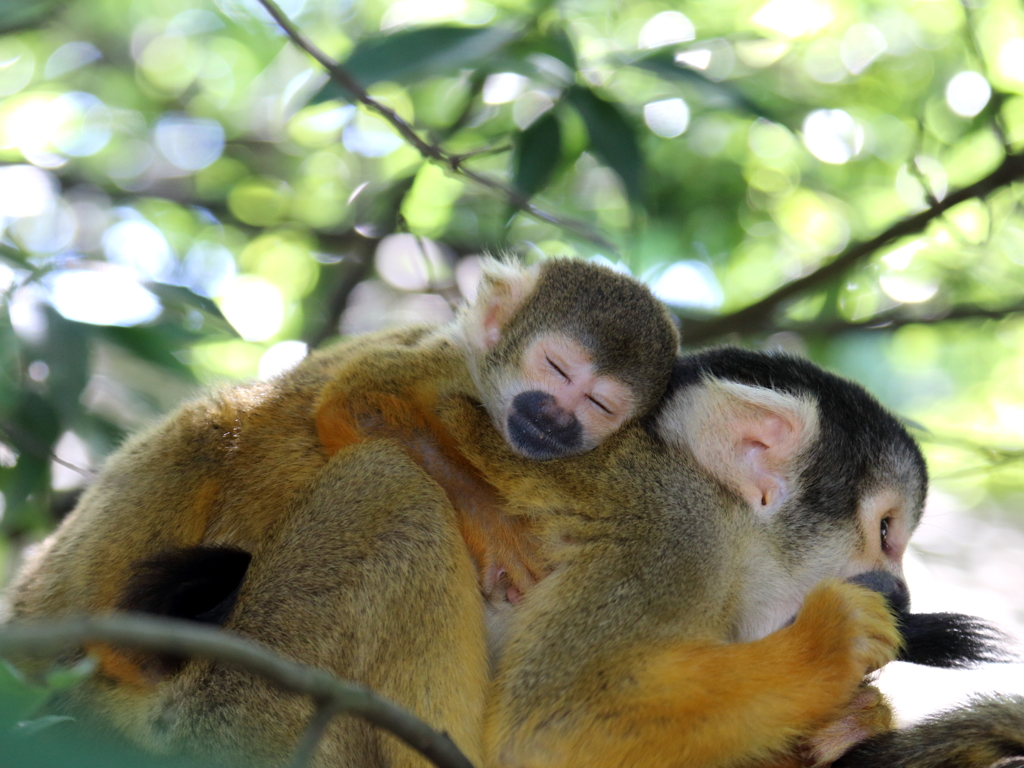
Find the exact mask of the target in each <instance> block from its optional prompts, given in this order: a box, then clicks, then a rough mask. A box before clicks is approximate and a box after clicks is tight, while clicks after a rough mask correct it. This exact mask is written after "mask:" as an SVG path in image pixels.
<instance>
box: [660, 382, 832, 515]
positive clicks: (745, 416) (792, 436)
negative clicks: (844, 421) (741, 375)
mask: <svg viewBox="0 0 1024 768" xmlns="http://www.w3.org/2000/svg"><path fill="white" fill-rule="evenodd" d="M657 429H658V433H659V434H660V435H661V436H662V438H664V439H665V440H666V441H668V442H674V443H677V444H679V445H683V446H685V447H687V448H689V449H690V451H691V452H692V453H693V455H694V457H695V458H696V459H697V461H698V462H699V463H700V464H701V466H703V467H704V468H705V469H706V470H708V472H710V473H711V474H712V475H713V476H714V477H716V478H718V479H719V480H721V481H722V482H723V483H725V484H726V485H728V486H729V487H731V488H732V489H733V490H735V491H737V492H738V493H739V494H740V495H741V496H742V497H743V498H744V499H746V500H747V503H748V504H750V506H751V508H752V509H753V510H754V511H755V512H757V513H759V514H764V515H770V514H771V513H773V512H775V511H776V510H777V509H778V508H779V506H780V505H781V504H782V503H783V501H784V500H785V499H786V497H787V495H788V493H789V491H790V483H791V482H792V479H793V478H794V476H795V475H796V473H797V471H798V469H799V467H798V466H797V464H796V462H797V461H798V460H799V458H800V456H801V455H802V454H803V452H804V450H805V449H806V448H807V447H808V446H809V445H810V444H811V443H812V442H813V441H814V438H815V436H816V435H817V432H818V408H817V403H816V402H815V400H814V399H813V398H812V397H810V396H796V395H791V394H788V393H786V392H778V391H776V390H773V389H767V388H764V387H754V386H749V385H747V384H738V383H736V382H734V381H726V380H724V379H715V378H710V377H708V378H706V379H705V380H704V381H703V383H701V384H699V385H697V386H693V387H686V388H684V389H682V390H680V391H679V392H678V393H677V394H676V395H675V397H674V398H673V400H672V401H671V402H670V403H669V404H668V406H667V407H666V408H665V410H664V411H663V412H662V414H661V416H660V417H659V419H658V427H657Z"/></svg>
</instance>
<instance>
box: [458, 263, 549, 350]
mask: <svg viewBox="0 0 1024 768" xmlns="http://www.w3.org/2000/svg"><path fill="white" fill-rule="evenodd" d="M481 267H482V270H483V274H482V275H481V277H480V284H479V286H478V288H477V292H476V297H475V298H474V299H473V301H472V303H470V304H469V305H468V306H466V307H465V308H463V310H462V312H461V314H460V315H459V320H458V322H459V325H460V326H461V328H462V331H463V333H464V334H465V337H466V339H467V340H468V341H469V343H470V344H471V345H472V346H473V348H475V349H478V350H482V351H487V350H489V349H491V348H492V347H493V346H494V345H495V344H497V343H498V339H499V338H500V337H501V329H502V328H503V327H504V325H505V323H507V322H508V320H509V319H510V318H511V317H512V315H513V314H515V312H516V310H517V309H519V307H520V306H521V305H522V303H523V301H525V300H526V297H527V296H529V295H530V293H531V292H532V291H533V289H534V288H535V287H536V285H537V278H538V276H539V269H538V268H537V267H532V268H528V267H522V266H518V265H515V264H511V263H509V262H507V261H501V260H499V259H495V258H491V257H487V258H484V259H482V260H481Z"/></svg>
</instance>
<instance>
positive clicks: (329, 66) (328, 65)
mask: <svg viewBox="0 0 1024 768" xmlns="http://www.w3.org/2000/svg"><path fill="white" fill-rule="evenodd" d="M259 2H260V5H262V6H263V7H264V8H266V9H267V13H269V14H270V15H271V16H272V17H273V19H274V21H276V22H277V23H278V24H279V25H280V26H281V29H283V30H284V32H285V34H286V35H288V37H289V38H291V40H292V42H293V43H295V45H297V46H298V47H299V48H301V49H302V50H304V51H305V52H306V53H308V54H309V55H310V56H312V57H313V58H314V59H316V61H317V62H318V63H319V64H320V66H322V67H323V68H324V69H325V70H327V73H328V74H329V75H330V76H331V78H332V79H333V80H334V81H335V82H336V83H338V85H340V86H341V87H342V88H344V89H345V90H346V91H348V92H349V93H350V94H351V95H352V97H353V98H354V99H355V100H356V101H358V102H359V103H360V104H363V105H364V106H366V107H368V108H369V109H371V110H373V111H374V112H376V113H377V114H379V115H380V116H381V117H383V118H384V119H385V120H387V121H388V122H389V123H391V125H392V126H394V128H395V130H396V131H398V133H399V135H401V137H402V138H403V139H405V140H406V141H407V142H409V144H410V145H412V146H413V147H414V148H415V149H416V151H418V152H419V153H420V154H421V155H422V156H423V157H424V158H426V159H428V160H432V161H434V162H436V163H440V164H441V165H443V166H444V167H445V168H447V169H448V170H449V171H451V172H452V173H454V174H456V175H459V176H464V177H465V178H467V179H470V180H472V181H474V182H476V183H477V184H479V185H480V186H483V187H486V188H487V189H490V190H492V191H494V192H497V193H499V194H500V195H501V196H502V197H504V198H505V200H506V201H508V203H509V205H511V206H512V207H513V208H516V209H517V210H520V211H523V212H524V213H526V214H529V215H530V216H533V217H534V218H535V219H539V220H541V221H544V222H547V223H548V224H553V225H554V226H556V227H559V228H560V229H565V230H568V231H570V232H574V233H575V234H576V235H578V236H579V237H581V238H583V239H584V240H587V241H589V242H591V243H594V244H595V245H597V246H598V247H600V248H604V249H606V250H608V251H610V252H612V253H614V254H616V255H618V254H619V250H618V248H616V247H615V246H614V245H613V244H612V243H611V242H610V241H609V240H607V239H606V238H604V237H602V236H601V235H600V234H598V233H597V232H596V231H595V230H594V229H593V227H591V226H589V225H587V224H585V223H584V222H582V221H578V220H576V219H570V218H566V217H559V216H555V215H554V214H551V213H548V212H547V211H545V210H543V209H541V208H538V207H537V206H535V205H534V204H533V203H531V202H530V201H529V200H528V199H527V198H526V197H524V196H523V195H521V194H520V193H519V192H517V191H516V190H515V189H513V188H512V187H509V186H506V185H505V184H502V183H501V182H499V181H495V180H494V179H491V178H489V177H487V176H483V175H482V174H479V173H477V172H476V171H471V170H469V169H468V168H466V167H465V166H464V165H463V162H464V160H465V159H466V157H467V155H465V154H463V155H453V154H450V153H448V152H445V151H444V150H443V149H441V147H439V146H438V145H437V144H431V143H429V142H427V141H424V140H423V139H422V138H421V137H420V136H419V134H417V133H416V131H415V130H413V128H412V126H411V125H409V123H407V122H406V121H405V120H404V119H402V117H401V116H400V115H399V114H398V113H397V112H395V110H393V109H391V108H390V107H387V106H385V105H383V104H381V103H380V102H378V101H376V100H375V99H374V98H373V97H371V96H370V94H368V93H367V92H366V90H365V89H364V88H363V87H362V86H361V85H359V83H357V82H356V80H355V78H353V77H352V75H350V74H349V73H348V71H347V70H345V69H344V68H343V67H341V66H339V65H338V63H337V62H335V61H334V60H333V59H331V58H330V57H329V56H328V55H327V54H325V53H324V52H323V51H321V50H320V49H319V48H317V47H316V45H314V44H313V43H312V41H310V40H309V38H307V37H306V36H305V35H303V34H302V33H301V32H300V31H299V29H298V28H297V27H296V26H295V25H294V24H293V23H292V22H291V20H290V19H289V18H288V17H287V16H286V15H285V14H284V12H283V11H282V10H281V9H280V8H279V7H278V6H277V4H276V3H275V2H274V0H259Z"/></svg>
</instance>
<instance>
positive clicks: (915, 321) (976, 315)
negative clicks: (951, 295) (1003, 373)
mask: <svg viewBox="0 0 1024 768" xmlns="http://www.w3.org/2000/svg"><path fill="white" fill-rule="evenodd" d="M1022 312H1024V301H1018V302H1015V303H1013V304H1009V305H1007V306H1004V307H995V308H990V307H981V306H978V305H977V304H956V305H954V306H952V307H944V308H942V309H937V310H934V311H932V312H931V313H929V311H928V309H927V308H924V307H899V308H896V309H892V310H889V311H887V312H880V313H878V314H877V315H871V316H870V317H865V318H863V319H860V320H825V321H820V322H814V321H811V322H806V323H786V322H783V323H779V324H778V326H777V327H776V328H775V329H774V330H778V331H792V332H793V333H799V334H806V335H814V336H833V335H835V334H837V333H843V332H846V331H892V330H895V329H896V328H902V327H903V326H905V325H931V324H935V323H945V322H949V321H953V320H1002V319H1004V318H1007V317H1009V316H1010V315H1016V314H1020V313H1022ZM684 322H685V321H684ZM687 342H689V339H687Z"/></svg>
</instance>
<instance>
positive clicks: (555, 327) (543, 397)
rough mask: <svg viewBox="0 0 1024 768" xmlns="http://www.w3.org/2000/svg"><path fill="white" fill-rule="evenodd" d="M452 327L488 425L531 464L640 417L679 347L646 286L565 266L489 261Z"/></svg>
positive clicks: (566, 262)
mask: <svg viewBox="0 0 1024 768" xmlns="http://www.w3.org/2000/svg"><path fill="white" fill-rule="evenodd" d="M459 324H460V327H461V329H462V332H463V334H464V336H465V340H466V345H465V346H466V350H467V354H468V363H469V367H470V370H471V372H472V374H473V378H474V382H475V384H476V387H477V390H478V392H479V395H480V399H481V401H482V403H483V404H484V407H485V408H486V409H487V412H488V413H489V414H490V417H491V421H492V422H493V423H494V426H495V427H496V428H497V429H498V431H499V432H501V434H502V435H503V436H504V438H505V440H506V442H507V443H508V445H509V447H511V448H512V450H514V451H515V452H516V453H518V454H520V455H521V456H525V457H526V458H529V459H536V460H545V459H555V458H562V457H565V456H574V455H576V454H580V453H584V452H586V451H589V450H591V449H592V448H595V447H597V446H598V445H599V444H600V443H601V442H602V441H603V440H605V439H606V438H607V437H609V436H610V435H611V434H613V433H614V432H615V431H616V430H617V429H618V428H619V427H621V426H622V425H623V424H624V423H625V422H627V421H629V420H630V419H632V418H634V417H636V416H640V415H642V414H644V413H645V412H646V411H647V410H648V409H650V408H651V407H652V406H653V405H654V404H655V403H656V402H657V401H658V399H659V398H660V396H661V393H662V392H663V391H664V389H665V386H666V384H667V383H668V379H669V375H670V373H671V370H672V364H673V361H674V360H675V355H676V350H677V348H678V346H679V336H678V334H677V332H676V329H675V325H674V323H673V322H672V318H671V317H670V315H669V313H668V311H667V310H666V309H665V307H664V305H663V304H661V302H659V301H658V300H657V299H655V298H654V296H653V295H652V294H651V292H650V290H649V289H648V288H647V287H646V286H645V285H643V284H642V283H640V282H638V281H637V280H634V279H633V278H631V277H627V276H625V275H622V274H619V273H618V272H615V271H614V270H611V269H608V268H607V267H602V266H599V265H597V264H592V263H590V262H586V261H579V260H575V259H567V258H566V259H553V260H551V261H544V262H541V263H540V264H537V265H535V266H533V267H530V268H525V267H518V266H514V265H509V264H507V263H503V262H499V261H494V260H488V261H487V262H485V265H484V275H483V278H482V280H481V283H480V288H479V291H478V293H477V297H476V299H475V300H474V302H473V303H472V304H471V305H470V306H469V307H467V308H466V310H465V311H464V312H463V314H462V315H461V316H460V319H459Z"/></svg>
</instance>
